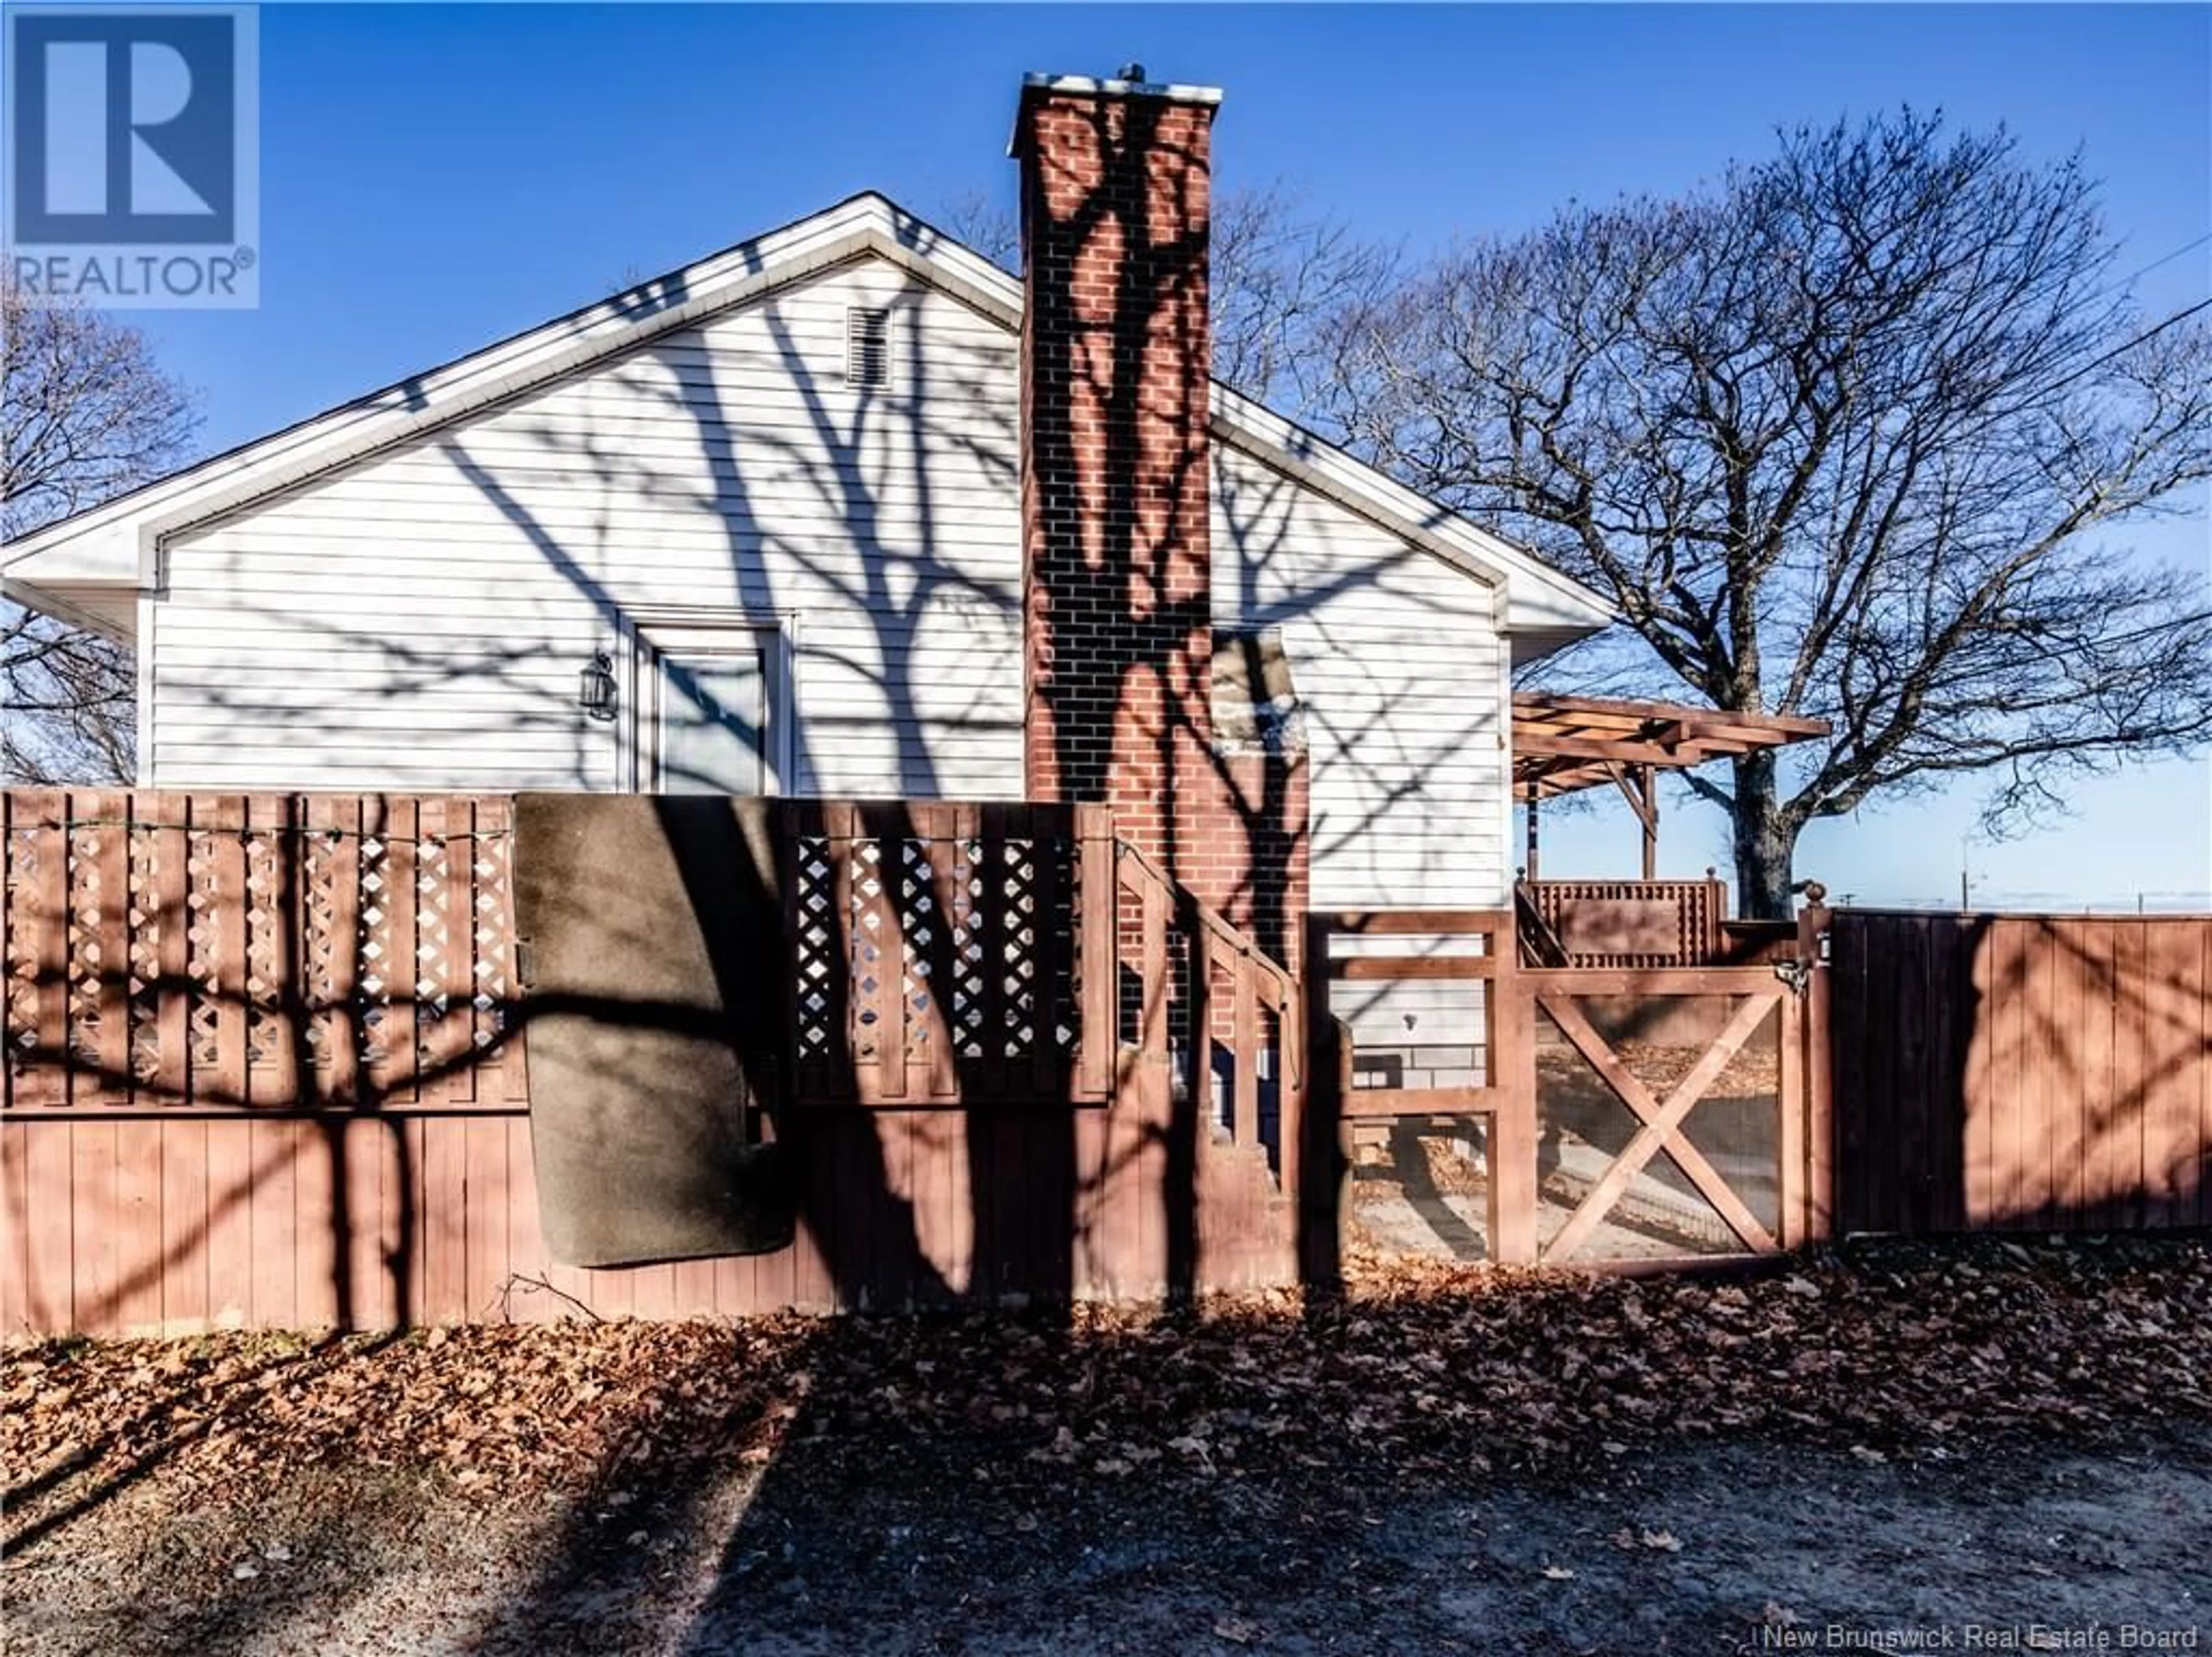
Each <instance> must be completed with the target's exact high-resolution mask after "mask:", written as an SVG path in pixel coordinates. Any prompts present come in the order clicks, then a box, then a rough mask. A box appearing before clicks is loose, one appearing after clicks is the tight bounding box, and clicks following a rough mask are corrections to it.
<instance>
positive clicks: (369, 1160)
mask: <svg viewBox="0 0 2212 1657" xmlns="http://www.w3.org/2000/svg"><path fill="white" fill-rule="evenodd" d="M0 813H4V816H0V850H3V851H4V866H0V972H4V987H5V991H6V996H5V1006H4V1009H0V1033H4V1038H5V1062H4V1066H0V1071H3V1072H4V1076H3V1077H0V1087H3V1088H4V1091H0V1322H4V1327H5V1329H6V1331H7V1332H9V1333H10V1334H20V1333H22V1332H26V1331H29V1332H39V1333H63V1332H68V1331H85V1332H92V1333H117V1332H153V1331H171V1332H183V1331H191V1330H195V1329H201V1328H206V1327H210V1326H223V1325H229V1326H238V1325H246V1326H256V1327H311V1326H316V1325H340V1326H347V1327H380V1326H388V1325H394V1324H408V1323H418V1322H451V1321H460V1320H465V1319H480V1318H486V1317H499V1316H504V1315H514V1316H523V1317H530V1316H544V1315H553V1316H558V1315H562V1313H563V1312H564V1311H566V1310H571V1309H573V1306H574V1304H575V1303H580V1304H583V1305H586V1306H588V1307H592V1308H593V1309H595V1310H596V1311H598V1312H600V1313H638V1314H640V1315H651V1316H667V1315H677V1314H683V1313H750V1312H756V1311H768V1310H775V1309H781V1308H783V1307H802V1308H810V1309H823V1310H827V1309H835V1308H839V1307H856V1306H903V1305H912V1304H916V1303H950V1302H954V1301H960V1300H963V1299H969V1298H974V1299H981V1300H986V1301H995V1300H998V1299H1001V1298H1004V1297H1005V1296H1006V1295H1018V1296H1046V1297H1055V1296H1056V1297H1067V1296H1071V1295H1127V1296H1142V1295H1158V1294H1160V1293H1162V1292H1165V1291H1168V1290H1172V1289H1177V1288H1181V1289H1195V1288H1200V1287H1220V1288H1230V1287H1240V1286H1249V1285H1255V1284H1258V1283H1262V1282H1282V1281H1285V1280H1286V1279H1287V1277H1288V1276H1289V1275H1290V1272H1291V1251H1292V1230H1293V1209H1294V1204H1292V1203H1291V1202H1290V1201H1289V1199H1288V1198H1286V1197H1285V1196H1284V1195H1283V1192H1284V1190H1285V1185H1284V1182H1285V1180H1286V1179H1294V1178H1295V1157H1296V1142H1297V1130H1298V1128H1297V1124H1298V1122H1299V1116H1298V1108H1299V1098H1300V1088H1301V1086H1302V1079H1301V1078H1302V1064H1301V1060H1300V1057H1299V1052H1298V1049H1299V1045H1300V1043H1299V1037H1300V1035H1301V1030H1300V1026H1299V1022H1298V1020H1297V1017H1296V1016H1295V1015H1294V1012H1293V1009H1294V1008H1295V1005H1296V985H1295V984H1294V983H1293V981H1292V980H1291V978H1289V976H1288V975H1287V974H1286V973H1285V972H1284V971H1283V970H1282V969H1281V968H1280V967H1279V966H1277V965H1276V964H1274V963H1273V962H1271V961H1269V960H1267V958H1266V957H1265V956H1263V955H1261V953H1259V952H1258V951H1257V950H1255V948H1254V947H1252V946H1251V944H1250V943H1249V941H1248V940H1246V939H1244V938H1243V935H1241V934H1240V933H1238V932H1237V930H1236V929H1234V928H1232V927H1230V926H1229V925H1227V923H1225V922H1224V921H1222V919H1221V918H1220V917H1218V915H1215V914H1213V913H1212V911H1207V910H1206V909H1205V908H1204V907H1203V906H1202V905H1197V904H1195V903H1194V902H1193V901H1191V900H1190V899H1189V898H1188V894H1186V893H1184V892H1182V890H1181V889H1180V888H1179V887H1177V886H1175V885H1174V883H1173V882H1172V881H1170V880H1167V879H1166V877H1165V876H1164V875H1163V874H1160V872H1159V871H1158V870H1157V869H1154V868H1152V867H1151V866H1150V865H1149V864H1147V863H1146V862H1144V861H1143V860H1142V859H1141V858H1140V857H1139V856H1136V854H1134V853H1133V851H1131V850H1129V849H1127V848H1126V847H1121V846H1118V845H1117V844H1115V842H1114V841H1113V840H1111V839H1110V838H1108V837H1106V836H1105V835H1104V834H1103V833H1102V832H1099V830H1100V827H1101V825H1103V821H1104V819H1103V814H1101V813H1096V812H1090V811H1082V810H1075V811H1071V810H1066V809H1060V808H1051V807H1019V806H1005V807H1001V806H983V807H972V806H956V805H942V804H937V803H928V804H921V803H914V804H908V803H897V804H896V805H888V804H887V805H876V806H860V805H847V804H842V803H839V802H824V801H778V802H774V806H773V816H774V821H775V834H776V839H777V846H778V851H777V858H776V861H777V865H778V878H779V880H781V884H782V897H783V900H784V905H785V911H784V912H785V917H786V927H785V935H784V936H783V937H782V938H781V939H780V940H779V939H764V940H763V947H767V948H770V949H773V950H778V951H781V959H782V960H783V961H784V962H786V963H787V967H788V977H789V979H790V982H791V985H792V994H791V997H790V1005H789V1008H788V1013H789V1017H788V1019H787V1020H786V1030H785V1041H784V1051H783V1052H782V1053H781V1054H780V1055H778V1058H779V1061H780V1062H779V1063H778V1064H777V1065H775V1066H774V1067H771V1068H772V1069H774V1071H775V1073H776V1074H779V1075H781V1076H782V1077H784V1078H785V1085H784V1087H783V1088H782V1090H781V1096H780V1097H779V1098H777V1099H775V1100H769V1101H765V1102H766V1103H767V1104H768V1105H769V1119H768V1120H766V1121H764V1122H763V1123H762V1124H760V1125H761V1131H763V1133H766V1134H772V1135H773V1136H775V1138H777V1139H778V1140H779V1141H780V1142H784V1143H785V1144H786V1146H787V1152H788V1163H787V1166H788V1167H789V1168H790V1170H791V1174H790V1177H791V1179H793V1181H794V1182H795V1185H796V1187H797V1191H796V1205H797V1208H798V1210H799V1215H800V1225H799V1234H798V1236H797V1237H796V1239H795V1240H794V1241H793V1244H792V1245H791V1246H789V1247H787V1248H785V1249H783V1250H781V1251H779V1252H776V1253H774V1254H769V1255H762V1256H758V1257H750V1258H724V1259H714V1260H697V1261H686V1262H680V1263H671V1264H659V1265H648V1266H641V1267H635V1268H629V1269H623V1270H581V1269H573V1268H568V1267H564V1266H562V1265H560V1264H557V1263H555V1262H553V1261H552V1260H550V1258H549V1257H548V1254H547V1252H546V1250H545V1247H544V1242H543V1240H542V1238H541V1237H540V1235H539V1231H538V1206H537V1194H536V1185H535V1175H534V1169H533V1164H532V1156H531V1148H530V1140H529V1117H528V1089H527V1078H526V1067H525V1062H524V1045H523V1041H522V1039H521V1038H522V1037H523V1034H524V1032H525V1029H526V1026H527V1024H528V1021H529V1019H530V1015H531V1005H530V1002H529V1000H528V997H527V996H526V993H525V992H524V989H523V986H522V984H521V983H520V973H519V968H520V964H519V963H518V961H517V959H516V954H517V947H516V937H515V929H514V923H513V911H512V902H511V892H512V886H511V880H512V874H513V868H512V859H513V850H512V848H513V839H512V813H511V802H509V801H507V800H504V799H496V798H477V797H425V798H414V797H408V796H397V795H365V796H360V797H354V796H337V795H294V796H262V795H255V796H236V795H180V794H159V793H149V792H143V791H141V792H131V793H124V792H87V793H75V792H72V793H60V792H46V791H39V792H16V793H13V794H9V795H6V796H4V800H0ZM671 923H682V919H681V917H671ZM1209 1107H1210V1108H1209Z"/></svg>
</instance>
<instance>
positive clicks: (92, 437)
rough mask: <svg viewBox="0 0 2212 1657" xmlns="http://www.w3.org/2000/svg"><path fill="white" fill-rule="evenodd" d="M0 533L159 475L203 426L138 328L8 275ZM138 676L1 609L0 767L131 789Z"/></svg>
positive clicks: (119, 652) (117, 657) (10, 773)
mask: <svg viewBox="0 0 2212 1657" xmlns="http://www.w3.org/2000/svg"><path fill="white" fill-rule="evenodd" d="M0 370H4V373H3V374H0V537H4V538H5V539H14V538H15V537H16V536H18V535H21V534H23V533H26V532H27V531H29V530H32V529H34V528H36V527H39V526H40V525H41V524H45V523H50V522H52V521H54V520H55V519H57V518H64V517H67V516H69V515H70V514H72V513H76V512H82V511H83V510H84V509H86V508H88V507H91V506H94V505H97V504H98V503H100V501H102V500H105V499H106V498H107V497H108V496H111V495H114V494H117V493H118V492H120V491H121V490H126V489H129V488H131V487H133V486H134V485H136V484H141V483H143V482H145V481H146V480H147V479H149V478H155V477H158V476H159V475H160V474H161V472H165V471H167V469H168V468H169V467H171V466H173V465H175V464H176V463H177V462H178V461H179V460H180V459H181V458H182V457H183V455H184V453H185V445H186V444H187V443H188V442H190V440H191V435H192V432H193V430H194V429H195V427H196V426H197V416H196V414H195V412H194V411H193V407H192V402H191V397H190V396H189V395H188V394H187V393H185V390H184V389H183V387H180V386H179V385H178V384H177V383H176V381H173V380H171V379H170V378H169V377H168V376H167V375H165V374H163V373H162V372H161V369H160V367H159V366H158V365H157V364H156V363H155V361H154V357H153V353H152V352H151V350H149V348H148V346H147V344H146V340H145V338H144V336H143V335H142V334H140V333H139V332H137V330H136V329H134V328H128V327H125V326H122V325H120V324H119V323H118V322H116V321H115V320H113V319H112V318H110V317H107V316H105V315H103V314H101V313H100V312H98V311H95V310H92V309H89V308H85V307H82V306H76V305H64V304H55V303H51V302H40V301H34V300H33V299H32V298H31V296H30V295H27V294H25V293H24V292H23V291H22V290H21V289H19V288H18V287H17V286H16V285H15V282H14V280H13V278H12V277H9V276H6V275H4V274H0ZM133 687H134V675H133V673H132V670H131V653H130V651H129V650H128V649H125V648H124V647H123V646H122V645H120V644H118V643H116V642H115V641H113V640H112V639H109V638H106V637H102V636H100V634H98V633H94V632H89V631H85V630H84V629H82V628H77V627H71V626H70V625H68V624H65V623H63V622H59V621H57V620H55V619H53V618H52V617H48V616H41V615H35V614H33V613H32V612H29V611H27V610H25V609H23V608H22V607H21V606H18V605H14V604H0V771H3V772H4V775H5V776H6V777H8V778H9V780H12V781H17V782H27V783H54V782H103V783H127V782H130V781H131V780H132V777H133V774H134V771H135V752H134V751H135V746H136V745H135V741H134V736H135V721H134V714H133V698H132V691H133Z"/></svg>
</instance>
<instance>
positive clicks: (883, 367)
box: [845, 305, 891, 390]
mask: <svg viewBox="0 0 2212 1657" xmlns="http://www.w3.org/2000/svg"><path fill="white" fill-rule="evenodd" d="M890 378H891V314H890V312H889V311H883V310H872V309H869V308H866V307H862V306H857V305H856V306H854V307H853V308H851V309H849V310H848V311H847V312H846V313H845V383H846V385H848V386H849V387H853V388H854V390H861V389H865V388H866V387H874V386H887V385H889V384H890Z"/></svg>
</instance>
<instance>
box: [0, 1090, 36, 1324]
mask: <svg viewBox="0 0 2212 1657" xmlns="http://www.w3.org/2000/svg"><path fill="white" fill-rule="evenodd" d="M31 1131H32V1130H31V1129H30V1128H29V1126H28V1125H27V1124H24V1123H21V1122H11V1121H9V1119H8V1118H6V1117H4V1116H0V1339H4V1338H5V1337H9V1336H12V1335H18V1334H21V1333H23V1332H25V1331H30V1330H35V1329H37V1328H38V1327H39V1326H40V1319H39V1317H38V1314H37V1313H36V1312H35V1311H33V1308H32V1306H31V1227H32V1225H33V1222H34V1221H35V1219H36V1217H37V1210H36V1209H33V1206H32V1203H31V1165H30V1137H29V1136H30V1133H31Z"/></svg>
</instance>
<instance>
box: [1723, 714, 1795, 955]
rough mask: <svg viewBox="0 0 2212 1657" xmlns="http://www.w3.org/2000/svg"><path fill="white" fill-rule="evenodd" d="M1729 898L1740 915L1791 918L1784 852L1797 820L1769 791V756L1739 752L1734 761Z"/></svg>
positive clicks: (1787, 855) (1788, 850)
mask: <svg viewBox="0 0 2212 1657" xmlns="http://www.w3.org/2000/svg"><path fill="white" fill-rule="evenodd" d="M1733 815H1734V819H1735V823H1734V827H1735V901H1736V908H1737V910H1738V911H1739V912H1740V913H1741V916H1742V917H1743V918H1744V919H1746V920H1752V921H1786V920H1789V919H1790V918H1791V915H1792V912H1793V911H1792V909H1791V905H1790V897H1791V894H1790V855H1791V854H1792V853H1793V852H1794V851H1795V850H1796V847H1797V830H1798V827H1799V825H1798V824H1796V823H1795V822H1793V821H1791V820H1790V815H1789V813H1787V812H1785V811H1784V809H1783V808H1782V801H1781V800H1780V798H1779V797H1778V795H1777V794H1776V792H1775V786H1774V756H1773V755H1772V754H1771V753H1752V754H1745V755H1743V756H1742V757H1741V758H1738V759H1737V760H1736V761H1735V812H1734V813H1733Z"/></svg>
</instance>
